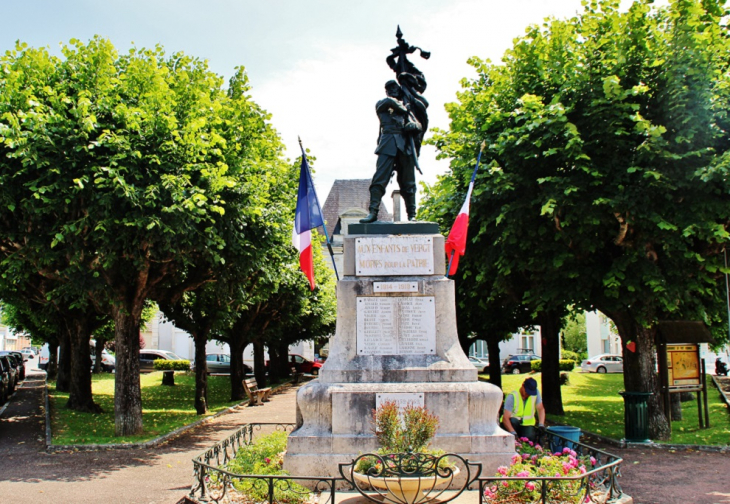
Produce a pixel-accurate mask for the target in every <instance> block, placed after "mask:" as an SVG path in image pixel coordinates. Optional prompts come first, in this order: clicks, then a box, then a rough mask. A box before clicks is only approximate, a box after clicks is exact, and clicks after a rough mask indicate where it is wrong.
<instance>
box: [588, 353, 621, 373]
mask: <svg viewBox="0 0 730 504" xmlns="http://www.w3.org/2000/svg"><path fill="white" fill-rule="evenodd" d="M580 369H581V371H583V372H584V373H623V372H624V358H623V357H621V356H620V355H615V354H600V355H596V356H595V357H591V358H589V359H586V360H584V361H583V362H581V363H580Z"/></svg>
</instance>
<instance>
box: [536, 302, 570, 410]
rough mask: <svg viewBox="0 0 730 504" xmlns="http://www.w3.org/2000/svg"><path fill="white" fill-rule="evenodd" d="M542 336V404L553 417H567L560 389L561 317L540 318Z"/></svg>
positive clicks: (546, 315)
mask: <svg viewBox="0 0 730 504" xmlns="http://www.w3.org/2000/svg"><path fill="white" fill-rule="evenodd" d="M538 322H539V323H540V334H541V336H542V404H543V406H545V412H546V413H548V414H551V415H561V416H562V415H565V411H564V410H563V395H562V392H561V389H560V328H561V326H562V323H561V319H560V317H559V316H558V315H557V314H556V313H555V312H541V313H540V315H539V316H538Z"/></svg>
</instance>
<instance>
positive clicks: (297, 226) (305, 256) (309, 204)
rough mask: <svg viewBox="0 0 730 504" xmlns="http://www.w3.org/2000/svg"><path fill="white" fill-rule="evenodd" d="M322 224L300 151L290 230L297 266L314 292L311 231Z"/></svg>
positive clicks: (315, 195)
mask: <svg viewBox="0 0 730 504" xmlns="http://www.w3.org/2000/svg"><path fill="white" fill-rule="evenodd" d="M323 224H324V219H323V218H322V208H321V207H320V206H319V200H318V199H317V193H316V192H315V190H314V184H313V183H312V176H311V174H310V173H309V163H308V162H307V156H306V155H305V154H304V150H302V166H301V170H300V172H299V192H298V194H297V209H296V214H295V216H294V229H293V230H292V244H293V245H294V247H295V248H296V249H297V250H298V251H299V266H300V267H301V269H302V271H303V272H304V274H305V275H306V277H307V279H308V280H309V286H310V288H311V289H312V290H314V286H315V283H314V259H313V256H312V229H316V228H318V227H319V226H322V225H323Z"/></svg>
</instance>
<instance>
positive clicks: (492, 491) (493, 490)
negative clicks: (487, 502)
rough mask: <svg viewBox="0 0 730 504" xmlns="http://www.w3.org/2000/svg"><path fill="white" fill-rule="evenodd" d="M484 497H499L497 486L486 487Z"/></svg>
mask: <svg viewBox="0 0 730 504" xmlns="http://www.w3.org/2000/svg"><path fill="white" fill-rule="evenodd" d="M484 497H486V498H487V499H494V498H496V497H497V487H496V486H493V487H487V488H485V489H484Z"/></svg>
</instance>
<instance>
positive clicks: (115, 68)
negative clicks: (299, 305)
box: [0, 37, 282, 435]
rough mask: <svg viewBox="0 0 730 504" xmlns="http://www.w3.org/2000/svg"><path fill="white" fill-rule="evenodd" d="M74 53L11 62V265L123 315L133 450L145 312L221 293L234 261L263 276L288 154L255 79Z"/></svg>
mask: <svg viewBox="0 0 730 504" xmlns="http://www.w3.org/2000/svg"><path fill="white" fill-rule="evenodd" d="M62 50H63V57H62V58H56V57H52V56H50V55H49V54H48V52H47V51H46V50H45V49H32V48H28V47H27V46H26V45H24V44H19V45H18V47H17V48H16V50H14V51H9V52H7V53H6V54H5V55H4V56H3V57H2V59H1V60H0V68H1V70H2V71H0V235H2V238H1V239H2V240H3V243H4V244H5V245H6V248H7V250H8V254H13V253H14V252H16V254H15V257H20V256H21V254H17V252H19V251H21V250H22V251H23V253H22V256H23V258H24V260H28V261H32V262H33V263H34V264H38V265H46V264H50V263H53V264H54V266H55V267H56V268H57V269H54V271H53V274H54V275H55V276H58V277H60V278H61V279H62V280H63V281H64V282H66V284H67V285H68V286H69V289H73V290H74V291H75V292H77V293H84V294H86V295H87V296H88V297H89V298H92V299H94V300H99V299H101V300H102V301H104V302H105V303H108V305H109V306H111V315H112V317H113V318H114V323H115V346H116V366H117V367H116V377H115V430H116V433H117V435H132V434H136V433H139V432H140V431H141V430H142V414H141V413H142V410H141V408H142V404H141V394H140V386H139V359H138V352H139V328H140V319H141V315H142V310H143V308H144V305H145V302H146V300H147V299H152V300H155V301H158V302H161V301H174V300H176V299H179V298H180V297H181V296H182V295H183V293H184V292H186V291H189V290H192V289H195V288H197V287H199V286H200V285H203V284H204V283H206V282H209V281H211V280H213V276H214V275H213V267H214V266H215V265H218V264H221V263H222V262H224V261H225V260H226V256H227V254H228V250H229V249H230V248H231V247H247V248H248V249H249V251H250V254H251V257H256V258H257V259H256V260H258V261H261V262H263V261H265V250H266V249H267V246H268V235H267V225H266V223H265V222H264V215H263V211H262V209H264V208H266V207H267V206H268V204H269V201H270V200H269V193H270V192H271V188H272V187H273V185H272V184H275V183H276V181H277V179H278V173H279V171H280V169H281V162H280V157H281V151H282V146H281V143H280V141H279V138H278V137H277V135H276V133H275V131H274V130H273V129H272V128H271V126H270V125H269V124H268V123H267V119H268V115H267V114H266V113H265V112H264V111H263V110H262V109H261V108H260V107H258V106H257V105H256V104H255V103H254V102H253V101H252V100H251V98H250V97H249V95H248V94H247V92H248V89H249V85H248V79H247V77H246V74H245V72H244V70H243V68H238V69H237V70H236V73H235V76H234V77H233V78H232V79H231V81H230V83H229V86H228V89H224V87H223V79H222V78H221V77H219V76H218V75H215V74H214V73H212V72H211V71H210V70H209V69H208V67H207V63H206V62H205V61H202V60H199V59H196V58H193V57H190V56H186V55H184V54H182V53H175V54H172V55H171V56H166V55H165V53H164V51H163V49H162V48H161V47H159V46H158V47H156V48H154V49H137V48H134V49H132V50H130V51H129V53H127V54H125V55H120V54H118V53H117V51H116V50H115V49H114V47H113V46H112V44H111V43H110V42H109V41H107V40H104V39H102V38H99V37H96V38H94V39H92V40H91V41H90V42H89V43H88V44H83V43H81V42H79V41H76V40H72V41H71V43H70V45H67V46H64V47H63V49H62ZM30 233H33V234H32V235H31V234H30ZM49 255H51V256H52V257H51V258H49V257H48V256H49ZM50 259H53V261H51V260H50ZM86 273H89V275H86ZM88 277H90V279H89V280H88V281H86V282H85V283H84V284H82V283H81V281H80V280H81V279H84V280H86V279H87V278H88ZM99 304H101V303H99Z"/></svg>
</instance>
